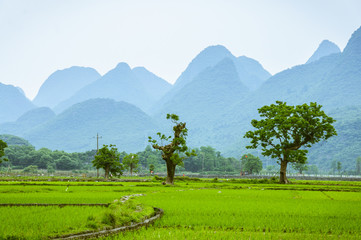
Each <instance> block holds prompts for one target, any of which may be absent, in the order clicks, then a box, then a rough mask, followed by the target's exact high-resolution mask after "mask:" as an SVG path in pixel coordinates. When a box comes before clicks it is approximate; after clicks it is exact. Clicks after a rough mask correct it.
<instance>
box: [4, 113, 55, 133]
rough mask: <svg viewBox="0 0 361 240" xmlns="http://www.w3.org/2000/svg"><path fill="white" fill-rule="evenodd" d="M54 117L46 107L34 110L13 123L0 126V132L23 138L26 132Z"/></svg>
mask: <svg viewBox="0 0 361 240" xmlns="http://www.w3.org/2000/svg"><path fill="white" fill-rule="evenodd" d="M54 117H55V113H54V112H53V111H52V110H51V109H50V108H48V107H40V108H34V109H32V110H30V111H28V112H26V113H24V114H23V115H21V116H20V117H19V118H18V119H17V120H16V121H15V122H7V123H2V124H0V132H1V133H7V134H13V135H16V136H23V135H24V134H25V133H26V132H27V131H29V130H30V129H33V128H35V127H37V126H39V125H42V124H44V123H46V122H47V121H49V120H51V119H52V118H54Z"/></svg>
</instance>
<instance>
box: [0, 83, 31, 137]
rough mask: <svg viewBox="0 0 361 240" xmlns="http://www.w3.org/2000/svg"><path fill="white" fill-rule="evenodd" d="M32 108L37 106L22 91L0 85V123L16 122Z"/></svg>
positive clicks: (10, 86)
mask: <svg viewBox="0 0 361 240" xmlns="http://www.w3.org/2000/svg"><path fill="white" fill-rule="evenodd" d="M32 108H35V106H34V105H33V104H32V103H31V101H30V100H29V99H27V98H26V97H25V95H24V94H23V91H22V90H21V89H20V90H19V88H17V87H14V86H12V85H5V84H2V83H0V109H1V111H0V123H4V122H10V121H14V120H16V119H17V118H18V117H19V116H20V115H22V114H23V113H25V112H27V111H29V110H30V109H32ZM0 131H1V129H0Z"/></svg>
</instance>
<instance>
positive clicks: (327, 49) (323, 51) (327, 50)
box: [306, 40, 341, 63]
mask: <svg viewBox="0 0 361 240" xmlns="http://www.w3.org/2000/svg"><path fill="white" fill-rule="evenodd" d="M340 52H341V50H340V48H339V47H338V46H337V45H336V44H335V43H333V42H331V41H329V40H323V41H322V42H321V43H320V45H319V46H318V48H317V50H316V51H315V52H314V53H313V55H312V56H311V57H310V58H309V59H308V61H307V62H306V63H311V62H314V61H317V60H319V59H320V58H322V57H325V56H328V55H331V54H334V53H340Z"/></svg>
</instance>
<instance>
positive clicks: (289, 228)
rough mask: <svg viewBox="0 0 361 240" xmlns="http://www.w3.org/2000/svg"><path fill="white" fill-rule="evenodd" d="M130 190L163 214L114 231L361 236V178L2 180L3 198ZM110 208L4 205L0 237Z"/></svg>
mask: <svg viewBox="0 0 361 240" xmlns="http://www.w3.org/2000/svg"><path fill="white" fill-rule="evenodd" d="M84 185H86V186H84ZM131 194H144V196H140V197H137V201H138V202H139V203H141V204H142V205H143V206H145V207H146V206H148V207H149V206H154V207H159V208H162V209H163V210H164V216H163V217H162V218H161V219H160V220H157V221H156V223H155V224H154V225H153V226H151V227H148V228H142V229H140V230H135V231H131V232H126V233H120V234H118V235H114V236H111V237H108V239H360V238H361V184H360V182H331V181H328V182H313V181H295V183H294V184H290V185H280V184H262V183H253V182H252V181H249V182H237V181H232V180H229V181H227V180H223V181H211V180H209V181H184V182H180V181H178V182H176V185H175V186H163V185H161V184H160V182H141V183H139V182H122V183H113V182H112V183H104V182H103V183H101V184H100V183H97V182H87V183H77V182H74V183H73V182H71V183H68V182H11V183H9V182H6V183H5V182H0V203H59V204H60V203H63V204H64V203H110V202H112V201H114V199H119V198H121V197H122V196H125V195H131ZM106 210H107V209H105V208H102V207H73V206H72V207H63V208H59V207H1V208H0V222H1V223H2V224H1V225H0V239H6V238H9V239H11V238H12V239H18V238H24V239H42V238H43V239H46V238H47V237H49V236H55V235H61V234H68V233H73V232H79V231H84V230H87V229H89V226H90V225H91V224H89V219H94V218H97V217H98V216H101V215H102V214H103V212H104V211H106ZM148 210H149V209H148ZM148 210H145V212H147V211H148ZM119 211H126V209H122V210H119ZM145 215H146V214H145ZM74 216H76V217H74ZM98 218H100V217H98ZM10 219H15V220H10ZM139 219H140V218H139Z"/></svg>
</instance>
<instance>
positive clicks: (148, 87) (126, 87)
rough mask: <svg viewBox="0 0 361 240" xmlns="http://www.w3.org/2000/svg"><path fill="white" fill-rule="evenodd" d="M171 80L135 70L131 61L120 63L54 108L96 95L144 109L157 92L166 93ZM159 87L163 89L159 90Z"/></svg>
mask: <svg viewBox="0 0 361 240" xmlns="http://www.w3.org/2000/svg"><path fill="white" fill-rule="evenodd" d="M169 87H170V86H169V84H167V83H165V81H164V80H162V79H161V78H158V77H156V76H155V75H154V74H152V73H150V72H149V71H147V70H146V69H144V68H143V69H135V70H134V71H132V69H130V67H129V66H128V64H126V63H119V64H118V65H117V66H116V68H114V69H112V70H110V71H109V72H108V73H106V74H105V75H104V76H102V77H101V78H100V79H98V80H96V81H95V82H93V83H91V84H89V85H87V86H85V87H83V88H82V89H80V90H79V91H78V92H76V93H75V94H74V95H73V96H72V97H70V98H69V99H67V100H65V101H63V102H61V103H60V104H59V105H57V106H56V107H55V108H54V110H55V112H57V113H59V112H61V111H64V110H65V109H67V108H69V107H70V106H72V105H73V104H75V103H79V102H83V101H85V100H88V99H92V98H110V99H114V100H116V101H125V102H128V103H131V104H134V105H136V106H138V107H139V108H141V109H142V110H143V111H146V110H148V109H149V107H150V106H151V105H152V104H153V103H154V102H155V101H156V99H157V98H158V97H157V98H156V99H154V95H155V93H158V94H163V93H164V92H166V91H167V89H169ZM156 88H159V90H155V89H156Z"/></svg>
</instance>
